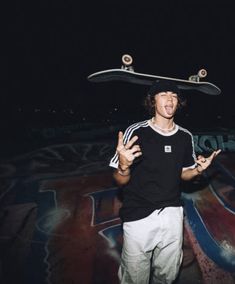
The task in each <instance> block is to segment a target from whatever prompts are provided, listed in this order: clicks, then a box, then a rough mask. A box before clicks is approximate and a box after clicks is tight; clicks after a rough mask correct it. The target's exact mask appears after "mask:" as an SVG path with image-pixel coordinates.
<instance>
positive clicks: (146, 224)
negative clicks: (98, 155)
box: [110, 81, 220, 284]
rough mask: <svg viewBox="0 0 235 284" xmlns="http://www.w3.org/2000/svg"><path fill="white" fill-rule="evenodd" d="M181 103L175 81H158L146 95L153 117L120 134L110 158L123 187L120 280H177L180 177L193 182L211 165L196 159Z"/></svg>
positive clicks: (180, 230) (140, 283)
mask: <svg viewBox="0 0 235 284" xmlns="http://www.w3.org/2000/svg"><path fill="white" fill-rule="evenodd" d="M181 105H182V100H181V97H180V91H179V89H178V87H177V85H175V84H174V83H172V82H170V81H166V82H164V81H160V82H155V83H154V84H153V85H152V87H151V88H150V90H149V93H148V96H147V98H146V106H148V109H149V111H150V114H153V117H152V118H151V119H149V120H146V121H143V122H139V123H135V124H133V125H131V126H130V127H128V128H127V129H126V131H125V133H124V135H123V133H122V132H119V136H118V145H117V149H116V150H117V151H116V153H115V155H114V157H113V158H112V159H111V161H110V166H111V167H114V168H115V171H114V179H115V181H116V182H117V184H118V185H120V186H123V187H124V188H123V194H124V200H123V205H122V208H121V209H120V217H121V219H122V221H123V249H122V258H121V265H120V268H119V272H118V276H119V279H120V283H122V284H123V283H128V284H130V283H135V284H145V283H146V284H147V283H149V282H151V283H172V282H173V281H174V280H175V278H176V277H177V274H178V271H179V267H180V264H181V261H182V240H183V209H182V203H181V199H180V196H181V193H180V188H179V184H180V179H183V180H190V179H192V178H194V177H196V176H198V175H200V174H202V172H203V171H204V170H205V169H206V168H207V167H208V166H209V165H210V164H211V162H212V160H213V158H214V157H215V156H216V155H217V154H219V152H220V150H218V151H214V152H213V153H212V154H211V155H210V157H208V158H204V157H203V156H199V157H198V158H196V156H195V153H194V144H193V137H192V134H191V133H190V132H189V131H188V130H186V129H184V128H182V127H180V126H178V125H177V124H175V123H174V115H175V113H176V110H177V108H179V107H180V106H181Z"/></svg>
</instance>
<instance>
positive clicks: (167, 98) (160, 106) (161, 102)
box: [155, 91, 178, 118]
mask: <svg viewBox="0 0 235 284" xmlns="http://www.w3.org/2000/svg"><path fill="white" fill-rule="evenodd" d="M177 106H178V96H177V94H175V93H173V92H168V91H167V92H160V93H158V94H156V95H155V112H156V114H158V115H160V116H162V117H164V118H172V117H173V116H174V114H175V112H176V109H177Z"/></svg>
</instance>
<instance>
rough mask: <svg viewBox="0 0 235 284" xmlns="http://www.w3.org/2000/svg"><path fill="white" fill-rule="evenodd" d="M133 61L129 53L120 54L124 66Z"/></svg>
mask: <svg viewBox="0 0 235 284" xmlns="http://www.w3.org/2000/svg"><path fill="white" fill-rule="evenodd" d="M132 62H133V59H132V57H131V56H130V55H129V54H124V55H123V56H122V63H123V64H124V65H125V66H130V65H131V64H132Z"/></svg>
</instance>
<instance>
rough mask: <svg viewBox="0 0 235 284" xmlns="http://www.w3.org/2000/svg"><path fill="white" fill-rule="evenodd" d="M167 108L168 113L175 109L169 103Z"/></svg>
mask: <svg viewBox="0 0 235 284" xmlns="http://www.w3.org/2000/svg"><path fill="white" fill-rule="evenodd" d="M165 110H166V112H167V114H172V113H173V111H174V108H173V106H172V105H167V106H165Z"/></svg>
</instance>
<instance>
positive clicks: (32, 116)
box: [0, 0, 235, 129]
mask: <svg viewBox="0 0 235 284" xmlns="http://www.w3.org/2000/svg"><path fill="white" fill-rule="evenodd" d="M3 13H4V10H3ZM5 16H6V17H5V18H4V19H5V23H4V24H7V25H4V26H6V27H7V31H6V38H5V37H3V38H2V47H3V48H4V51H3V52H2V53H1V66H0V69H1V70H0V72H1V73H0V75H1V106H0V107H1V125H2V127H5V128H6V127H7V128H9V127H10V128H11V129H12V128H13V127H14V126H17V128H20V127H32V126H46V125H63V124H66V123H80V122H90V121H95V122H102V123H116V122H118V121H132V120H133V121H134V120H136V119H142V118H143V117H144V116H145V113H144V111H143V108H142V106H141V103H142V98H143V95H145V93H146V91H147V89H146V88H145V87H144V86H135V85H131V84H128V83H117V82H112V83H106V84H104V83H100V84H94V83H90V82H88V81H87V79H86V78H87V76H88V75H89V74H91V73H94V72H97V71H101V70H105V69H112V68H119V67H120V66H121V56H122V55H123V54H125V53H129V54H131V55H132V57H133V59H134V68H135V71H138V72H141V73H150V74H155V75H160V76H169V77H178V78H188V77H189V75H192V74H195V73H197V71H198V70H199V69H201V68H206V69H207V71H208V76H207V78H206V79H205V80H206V81H209V82H212V83H214V84H216V85H217V86H219V87H220V88H221V89H222V94H221V95H220V96H208V95H204V94H200V93H195V92H193V93H187V94H186V97H187V98H188V106H187V108H186V110H185V111H184V113H183V114H181V115H179V120H180V122H183V123H184V124H185V125H186V126H187V127H189V126H192V128H194V127H196V128H200V127H203V126H205V127H211V126H213V127H216V126H223V127H233V125H234V123H233V120H234V113H235V112H234V93H235V86H234V78H233V77H234V50H235V43H234V39H233V38H234V31H235V29H234V28H235V25H234V15H233V7H232V1H231V3H230V2H228V1H226V2H221V1H218V3H217V2H215V1H204V2H201V3H200V1H199V2H198V1H170V0H167V1H152V2H149V1H146V2H143V1H140V2H137V1H125V2H120V1H107V2H100V1H94V2H89V1H56V2H51V1H45V2H42V1H37V2H35V1H31V2H28V3H27V2H23V1H15V2H11V7H10V9H9V10H7V11H6V15H5Z"/></svg>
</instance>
